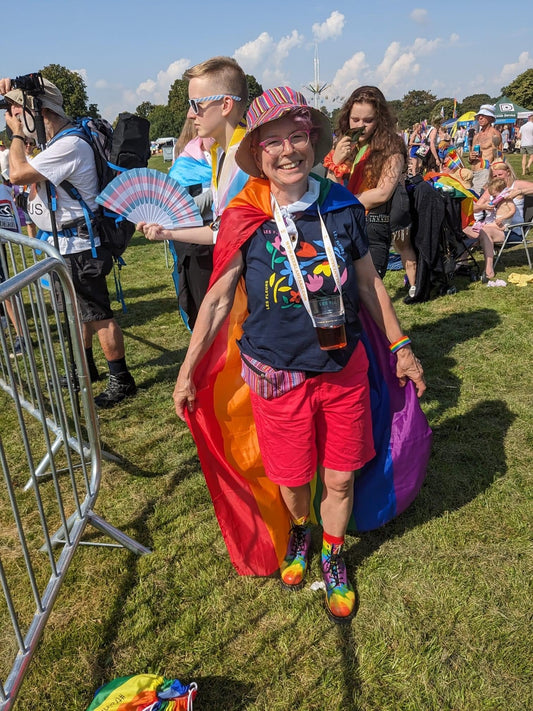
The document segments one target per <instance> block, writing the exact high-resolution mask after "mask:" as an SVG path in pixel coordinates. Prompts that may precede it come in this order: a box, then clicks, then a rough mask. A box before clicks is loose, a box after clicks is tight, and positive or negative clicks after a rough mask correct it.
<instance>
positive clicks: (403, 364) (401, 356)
mask: <svg viewBox="0 0 533 711" xmlns="http://www.w3.org/2000/svg"><path fill="white" fill-rule="evenodd" d="M396 357H397V363H396V376H397V378H398V380H399V381H400V385H401V386H402V387H405V385H407V380H412V381H413V383H414V386H415V388H416V394H417V396H418V397H422V395H423V394H424V392H425V390H426V381H425V380H424V370H423V368H422V363H421V362H420V361H419V360H418V358H417V357H416V356H415V354H414V353H413V351H412V350H411V348H410V347H409V346H406V347H405V348H400V350H399V351H397V353H396Z"/></svg>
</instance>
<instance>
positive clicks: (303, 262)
mask: <svg viewBox="0 0 533 711" xmlns="http://www.w3.org/2000/svg"><path fill="white" fill-rule="evenodd" d="M323 219H324V223H325V225H326V228H327V230H328V234H329V236H330V238H331V242H332V245H333V249H334V252H335V256H336V258H337V264H338V266H339V273H340V276H341V284H342V296H343V301H344V309H345V312H346V336H347V346H346V348H342V349H339V350H334V351H323V350H321V349H320V346H319V344H318V338H317V335H316V331H315V329H314V327H313V324H312V322H311V319H310V317H309V314H308V313H307V310H306V308H305V306H304V305H303V303H302V301H301V299H300V294H299V291H298V288H297V285H296V282H295V279H294V277H293V274H292V271H291V268H290V266H289V262H288V260H287V257H286V255H285V251H284V249H283V247H282V245H281V238H280V235H279V232H278V229H277V227H276V223H275V222H274V220H271V221H268V222H265V223H264V224H263V225H262V226H261V227H260V228H259V229H258V230H257V231H256V232H255V234H254V235H253V236H252V237H251V238H250V239H249V240H248V241H247V242H246V243H245V245H244V246H243V248H242V253H243V259H244V265H245V266H244V279H245V283H246V290H247V293H248V310H249V316H248V317H247V318H246V320H245V322H244V333H243V336H242V338H241V340H240V342H239V347H240V349H241V351H242V352H243V353H244V354H246V355H249V356H251V357H252V358H257V359H258V360H260V361H262V362H263V363H266V364H267V365H270V366H272V367H273V368H277V369H280V370H304V371H307V372H316V373H319V372H333V371H338V370H341V369H342V368H343V367H344V366H345V365H346V364H347V362H348V360H349V359H350V356H351V355H352V353H353V351H354V349H355V347H356V345H357V343H358V341H359V338H360V335H361V323H360V321H359V318H358V316H357V312H358V310H359V297H358V290H357V280H356V276H355V269H354V265H353V262H354V260H356V259H360V258H361V257H364V255H365V254H366V253H367V251H368V239H367V236H366V230H365V215H364V210H363V207H362V206H361V205H352V206H350V207H345V208H342V209H339V210H335V211H333V212H327V213H326V214H325V215H323ZM294 222H295V224H296V227H297V229H298V243H297V245H296V246H295V253H296V256H297V259H298V264H299V266H300V269H301V272H302V276H303V278H304V281H305V283H306V286H307V289H308V292H309V294H310V296H312V295H316V294H332V293H334V292H335V291H336V286H335V280H334V278H333V275H332V274H331V269H330V266H329V263H328V260H327V257H326V253H325V249H324V244H323V241H322V234H321V229H320V222H319V219H318V215H317V212H316V205H313V206H311V207H310V208H309V209H308V210H306V211H305V212H304V213H301V214H300V215H299V216H298V217H297V219H295V220H294Z"/></svg>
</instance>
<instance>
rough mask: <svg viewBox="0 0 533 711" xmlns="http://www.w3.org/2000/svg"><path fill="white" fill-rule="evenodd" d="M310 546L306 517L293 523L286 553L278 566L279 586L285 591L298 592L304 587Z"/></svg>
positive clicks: (309, 531) (309, 529)
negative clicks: (279, 574)
mask: <svg viewBox="0 0 533 711" xmlns="http://www.w3.org/2000/svg"><path fill="white" fill-rule="evenodd" d="M310 545H311V527H310V525H309V522H308V519H307V516H302V518H300V519H298V520H297V521H293V523H292V526H291V532H290V535H289V545H288V546H287V553H286V554H285V558H284V560H283V562H282V563H281V566H280V573H281V585H282V587H284V588H285V589H287V590H300V588H303V586H304V585H305V573H306V571H307V558H308V555H309V546H310Z"/></svg>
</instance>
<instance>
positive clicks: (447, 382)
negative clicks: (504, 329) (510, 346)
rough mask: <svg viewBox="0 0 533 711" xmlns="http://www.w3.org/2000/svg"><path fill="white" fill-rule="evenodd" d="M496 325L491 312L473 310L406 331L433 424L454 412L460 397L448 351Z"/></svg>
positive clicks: (487, 310)
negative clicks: (423, 381)
mask: <svg viewBox="0 0 533 711" xmlns="http://www.w3.org/2000/svg"><path fill="white" fill-rule="evenodd" d="M500 322H501V317H500V315H499V314H498V312H497V311H495V310H494V309H477V310H475V311H469V312H466V313H453V314H450V315H448V316H445V317H443V318H440V319H438V320H437V321H436V322H433V323H428V324H425V325H418V326H413V327H412V328H411V329H410V335H411V337H412V338H413V341H414V342H415V344H416V354H417V356H418V357H419V358H420V360H421V361H422V363H423V365H424V371H425V375H426V380H427V382H428V389H427V391H426V393H425V394H424V401H423V402H424V406H425V409H430V410H431V420H434V421H436V420H437V419H438V418H439V416H441V415H443V414H444V413H445V412H446V410H448V409H449V408H454V407H455V406H456V405H457V402H458V399H459V396H460V393H461V380H460V378H458V377H457V375H456V374H455V372H454V369H455V368H456V367H457V361H456V360H455V359H454V358H453V357H452V356H450V355H449V353H450V351H452V350H453V349H454V348H455V347H456V346H457V345H458V344H460V343H466V342H468V341H471V340H477V339H478V338H479V337H480V336H481V335H482V334H483V333H484V332H485V331H489V330H491V329H493V328H495V327H496V326H498V325H499V324H500ZM430 424H431V422H430Z"/></svg>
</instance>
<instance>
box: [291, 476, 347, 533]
mask: <svg viewBox="0 0 533 711" xmlns="http://www.w3.org/2000/svg"><path fill="white" fill-rule="evenodd" d="M320 474H321V477H322V482H323V484H324V490H323V493H322V502H321V505H320V513H321V516H322V526H323V528H324V530H325V531H327V532H328V533H329V534H331V535H332V536H337V537H339V538H341V537H342V536H344V534H345V532H346V528H347V526H348V521H349V520H350V516H351V513H352V508H353V482H354V472H341V471H336V470H335V469H325V468H323V467H320ZM280 493H281V497H282V499H283V501H284V502H285V506H286V507H287V509H288V511H289V514H290V515H291V518H292V519H293V521H296V520H298V519H300V518H301V517H302V516H308V515H309V511H310V506H311V488H310V486H309V484H306V485H304V486H296V487H288V486H280Z"/></svg>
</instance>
